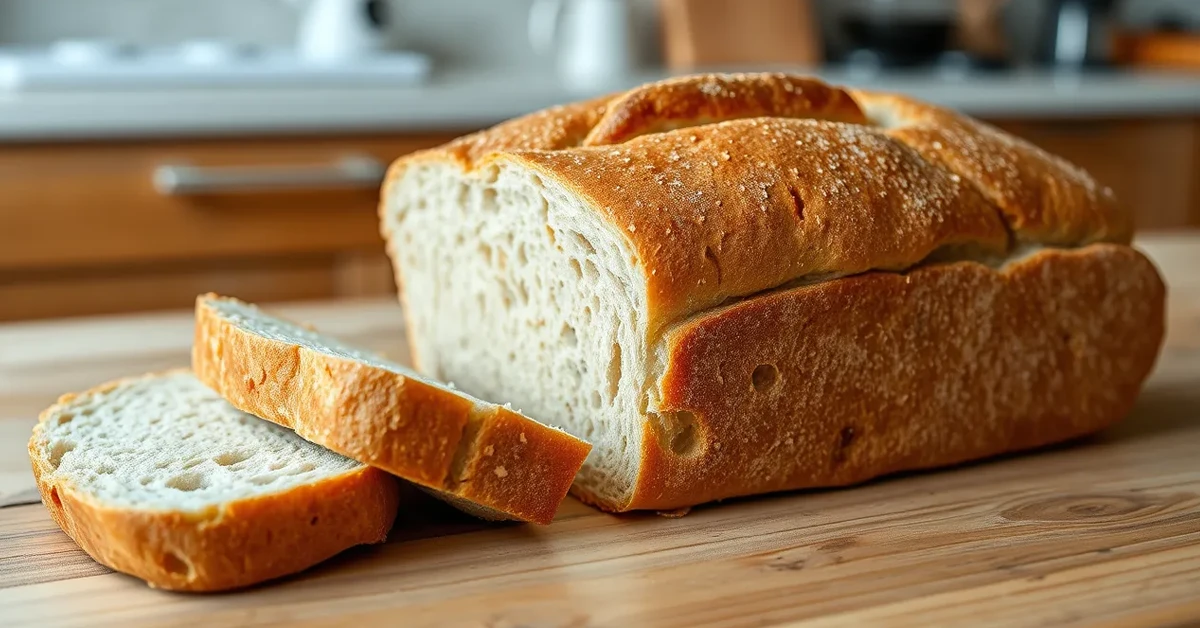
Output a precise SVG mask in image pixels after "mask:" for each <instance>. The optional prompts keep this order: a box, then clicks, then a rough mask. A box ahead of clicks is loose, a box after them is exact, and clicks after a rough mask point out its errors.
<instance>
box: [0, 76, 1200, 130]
mask: <svg viewBox="0 0 1200 628" xmlns="http://www.w3.org/2000/svg"><path fill="white" fill-rule="evenodd" d="M818 74H819V75H821V76H823V77H824V78H826V79H828V80H830V81H832V82H836V83H843V84H850V85H857V86H862V87H871V88H873V89H881V90H887V91H897V92H904V93H908V94H912V95H914V96H917V97H920V98H923V99H926V100H930V101H933V102H937V103H941V104H943V105H947V106H950V107H954V108H957V109H961V110H963V111H965V112H967V113H970V114H972V115H975V116H978V117H984V118H1005V119H1013V118H1055V117H1058V118H1071V117H1146V116H1167V115H1191V116H1200V75H1192V76H1187V75H1168V74H1133V73H1102V74H1086V75H1082V76H1065V75H1054V74H1048V73H1037V72H1028V73H1017V74H973V75H969V76H967V77H964V78H961V79H959V80H951V79H948V78H945V77H942V76H939V75H937V74H932V73H916V74H887V73H885V74H879V75H876V76H867V75H859V74H852V73H846V72H838V71H821V72H818ZM661 77H662V75H661V74H649V73H648V74H644V75H641V76H638V77H635V78H634V79H631V81H630V84H631V85H632V84H636V83H640V82H643V81H646V80H654V79H656V78H661ZM589 95H593V94H588V93H579V92H571V91H568V90H566V89H565V88H563V87H562V86H561V85H560V84H559V83H558V82H557V81H555V80H554V79H553V77H549V76H545V75H542V76H535V75H528V74H505V73H501V72H495V71H491V72H442V73H438V72H435V74H434V75H433V77H432V78H431V79H430V80H429V81H428V82H427V83H425V84H423V85H420V86H408V87H345V88H337V89H296V88H286V89H285V88H261V89H253V88H251V89H231V88H227V89H174V90H161V91H156V90H145V91H137V92H133V91H128V92H100V91H74V92H25V93H22V92H14V93H2V92H0V141H22V140H42V139H77V138H80V139H81V138H113V137H164V136H180V135H190V136H195V135H231V134H244V133H256V134H262V133H321V132H353V131H379V130H393V131H422V130H448V131H464V130H470V129H476V128H480V127H482V126H487V125H491V124H494V123H496V122H498V121H500V120H504V119H506V118H510V117H513V116H516V115H520V114H523V113H527V112H529V111H533V110H536V109H540V108H543V107H546V106H549V105H553V104H557V103H562V102H568V101H571V100H576V99H579V98H583V97H586V96H589Z"/></svg>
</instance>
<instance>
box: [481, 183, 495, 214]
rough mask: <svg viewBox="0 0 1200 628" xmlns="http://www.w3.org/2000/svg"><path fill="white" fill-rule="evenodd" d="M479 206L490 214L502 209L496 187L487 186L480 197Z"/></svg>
mask: <svg viewBox="0 0 1200 628" xmlns="http://www.w3.org/2000/svg"><path fill="white" fill-rule="evenodd" d="M479 208H480V209H482V210H483V211H485V212H488V213H490V214H494V213H496V212H498V211H500V204H499V203H497V202H496V190H495V189H494V188H485V189H484V190H483V193H482V194H481V195H480V198H479Z"/></svg>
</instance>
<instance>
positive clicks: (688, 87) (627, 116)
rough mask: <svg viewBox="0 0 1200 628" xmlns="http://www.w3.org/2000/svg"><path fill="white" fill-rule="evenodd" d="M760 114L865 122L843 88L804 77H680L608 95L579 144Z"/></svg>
mask: <svg viewBox="0 0 1200 628" xmlns="http://www.w3.org/2000/svg"><path fill="white" fill-rule="evenodd" d="M764 116H766V117H778V118H815V119H819V120H832V121H835V122H852V123H855V124H866V122H867V118H866V116H864V115H863V112H862V110H861V109H859V107H858V103H856V102H854V99H853V98H851V97H850V95H849V94H848V93H846V91H845V90H843V89H841V88H837V87H831V86H829V85H826V84H825V83H822V82H821V81H819V80H816V79H812V78H808V77H803V76H788V75H784V74H749V75H733V76H710V77H707V79H706V80H696V78H695V77H684V78H678V79H671V80H667V81H661V82H659V83H652V84H650V85H643V86H642V87H637V88H634V89H632V90H630V91H628V92H625V93H624V94H622V95H620V96H618V97H616V98H613V99H612V100H609V101H608V102H607V105H606V106H605V108H604V116H603V117H602V118H601V119H600V120H599V122H598V123H597V124H596V126H595V127H594V128H592V130H591V131H590V132H589V133H588V134H587V137H586V138H585V139H584V141H583V145H584V146H603V145H608V144H621V143H623V142H628V141H629V140H631V139H633V138H635V137H638V136H641V135H646V134H649V133H663V132H665V131H673V130H675V129H680V128H685V127H694V126H700V125H704V124H712V123H714V122H722V121H728V120H737V119H741V118H759V117H764ZM527 148H528V147H527ZM539 148H540V147H539Z"/></svg>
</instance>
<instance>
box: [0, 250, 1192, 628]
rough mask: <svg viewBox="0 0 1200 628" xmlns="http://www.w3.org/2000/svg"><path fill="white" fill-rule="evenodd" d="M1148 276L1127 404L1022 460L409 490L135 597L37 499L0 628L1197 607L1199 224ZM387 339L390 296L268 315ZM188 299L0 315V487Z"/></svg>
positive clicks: (399, 351)
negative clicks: (483, 509) (232, 579)
mask: <svg viewBox="0 0 1200 628" xmlns="http://www.w3.org/2000/svg"><path fill="white" fill-rule="evenodd" d="M1140 244H1141V246H1142V247H1143V249H1144V250H1146V251H1148V252H1149V253H1150V254H1151V256H1152V257H1153V258H1154V259H1155V260H1156V261H1157V262H1158V263H1159V265H1160V267H1161V268H1162V270H1163V271H1164V274H1165V275H1166V277H1167V279H1168V284H1169V286H1170V290H1171V292H1170V297H1169V298H1170V309H1169V311H1170V313H1169V317H1170V320H1169V321H1168V325H1169V329H1170V331H1169V336H1168V341H1167V346H1166V348H1165V349H1164V351H1163V354H1162V357H1161V359H1160V362H1159V367H1158V369H1157V371H1156V373H1155V374H1154V376H1153V377H1152V379H1151V380H1150V382H1149V383H1148V384H1147V386H1146V389H1145V391H1144V392H1143V394H1142V396H1141V399H1140V401H1139V403H1138V404H1137V408H1136V409H1135V410H1134V412H1133V414H1132V415H1131V416H1130V417H1129V419H1128V420H1126V421H1125V422H1124V423H1122V424H1120V425H1119V426H1117V427H1116V428H1114V429H1111V430H1109V431H1108V432H1106V433H1104V434H1101V435H1099V436H1096V437H1093V438H1089V439H1086V440H1084V441H1081V442H1077V443H1074V444H1070V445H1064V446H1059V447H1053V448H1050V449H1046V450H1042V451H1039V452H1035V453H1032V454H1028V455H1022V456H1012V457H1006V458H1003V459H999V460H991V461H987V462H982V463H977V464H971V465H966V466H963V467H960V468H957V469H953V470H946V471H940V472H929V473H919V474H912V475H905V476H901V477H893V478H889V479H886V480H881V481H877V482H872V483H870V484H867V485H865V486H861V487H857V488H853V489H847V490H831V491H808V492H798V493H791V494H784V495H775V496H769V497H762V498H756V499H743V500H734V501H731V502H726V503H724V504H721V505H715V506H706V507H702V508H698V509H696V510H694V511H693V512H692V513H691V514H690V515H688V516H685V517H682V518H677V519H669V518H663V517H659V516H656V515H654V514H634V515H627V516H614V515H608V514H603V513H600V512H597V511H595V510H592V509H590V508H587V507H585V506H582V505H580V504H579V503H578V502H575V501H573V500H568V502H567V503H566V504H564V506H563V508H562V509H561V510H560V512H559V516H558V518H557V519H556V520H555V522H554V523H553V524H552V525H550V526H546V527H538V526H529V525H504V524H501V525H497V524H487V523H482V522H477V521H474V520H471V519H469V518H467V517H466V516H464V515H459V514H458V513H456V512H453V511H450V510H448V509H447V508H445V507H443V506H440V505H438V504H435V503H432V502H430V501H428V500H425V499H423V498H420V497H415V496H414V497H413V500H412V501H411V502H409V503H408V504H407V505H406V506H405V507H404V508H403V510H402V513H401V517H400V520H399V522H398V523H397V526H396V528H395V529H394V530H393V532H392V535H391V538H390V539H389V541H388V542H387V543H386V544H384V545H381V546H376V547H369V548H358V549H354V550H350V551H349V552H347V553H346V554H344V555H342V556H340V557H338V558H335V559H333V560H332V561H330V562H328V563H326V564H324V565H321V566H318V567H316V568H314V569H311V570H309V571H308V572H306V573H304V574H301V575H299V576H296V577H292V578H288V579H285V580H283V581H280V582H277V583H274V584H270V585H265V586H261V587H257V588H254V589H251V590H248V591H244V592H240V593H233V594H224V595H208V596H205V595H184V594H172V593H166V592H161V591H154V590H151V589H149V588H147V587H146V586H145V585H144V584H142V583H141V582H140V581H138V580H135V579H133V578H129V577H126V576H123V575H121V574H116V573H112V572H110V571H108V570H107V569H105V568H104V567H101V566H99V565H97V564H96V563H94V562H92V560H91V559H89V558H88V557H87V556H86V555H85V554H83V552H81V551H79V550H78V549H77V548H76V547H75V546H74V545H73V544H72V542H71V541H70V539H68V538H67V537H66V535H64V534H63V533H62V532H60V531H59V530H58V528H57V527H55V525H54V523H53V522H51V520H50V517H49V516H48V515H47V512H46V510H45V509H44V508H43V507H42V505H41V504H29V505H18V506H9V507H4V508H0V626H14V625H37V626H52V625H53V626H57V625H64V624H78V625H95V624H97V623H111V624H121V625H146V624H165V625H182V624H184V623H186V622H196V623H200V624H205V625H222V626H224V625H233V624H267V623H289V624H305V625H310V624H311V625H359V626H365V625H376V624H378V625H487V626H525V625H529V626H543V625H544V626H590V625H609V626H626V625H651V624H652V625H673V626H696V625H702V624H703V625H763V624H770V623H777V622H779V623H782V622H788V621H795V620H809V621H811V622H812V623H814V624H816V625H825V624H839V625H864V624H874V623H886V624H888V625H914V626H927V625H934V624H941V625H967V624H970V625H975V624H979V623H1012V624H1018V625H1023V626H1032V625H1047V624H1056V625H1057V624H1096V623H1100V624H1104V625H1185V624H1192V623H1194V622H1195V623H1200V235H1181V236H1169V237H1168V236H1159V237H1149V238H1144V239H1143V240H1141V242H1140ZM280 310H281V311H283V312H285V313H287V314H290V315H292V316H295V317H298V318H302V319H304V320H308V321H310V322H312V323H314V324H316V325H318V326H320V327H322V328H323V329H326V330H327V331H330V332H332V333H334V334H339V335H342V336H344V337H345V338H347V339H349V340H351V341H356V342H359V343H361V344H365V345H368V346H372V347H375V348H377V349H379V350H382V351H384V352H385V353H388V354H390V355H392V356H402V355H403V354H404V353H405V348H404V346H403V344H402V343H403V340H402V335H401V333H400V327H401V319H400V315H399V310H398V308H397V307H396V306H395V305H393V304H391V303H388V302H380V301H370V302H354V303H339V304H315V305H312V304H310V305H299V306H292V307H286V308H280ZM190 340H191V317H190V314H189V313H172V314H162V315H150V316H128V317H111V318H100V319H79V320H74V321H54V322H46V323H27V324H15V325H7V326H0V502H4V501H12V500H17V501H20V500H21V498H22V497H23V496H25V497H27V496H28V492H27V491H28V490H29V489H30V488H32V486H33V479H32V476H31V474H30V472H29V468H28V459H27V455H26V452H25V442H26V440H27V439H28V436H29V430H30V427H31V426H32V424H33V422H34V417H35V416H36V414H37V412H38V410H40V409H41V408H42V407H44V406H46V405H48V404H49V403H50V402H51V401H53V399H54V398H55V397H56V396H57V395H58V394H59V393H62V392H66V391H73V390H80V389H83V388H86V387H89V386H92V385H95V384H97V383H99V382H101V381H104V380H107V379H111V378H115V377H118V376H122V375H128V374H134V373H141V372H144V371H149V370H154V369H162V368H165V367H169V366H175V365H180V364H186V363H187V356H188V345H189V342H190Z"/></svg>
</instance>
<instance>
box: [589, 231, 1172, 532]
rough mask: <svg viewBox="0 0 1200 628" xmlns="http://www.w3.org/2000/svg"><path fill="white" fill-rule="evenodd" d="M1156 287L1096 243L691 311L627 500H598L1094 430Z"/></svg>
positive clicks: (1154, 277) (808, 475)
mask: <svg viewBox="0 0 1200 628" xmlns="http://www.w3.org/2000/svg"><path fill="white" fill-rule="evenodd" d="M1164 293H1165V288H1164V286H1163V284H1162V281H1161V279H1160V278H1159V276H1158V273H1157V272H1156V271H1155V269H1154V266H1153V265H1152V264H1151V263H1150V261H1149V260H1147V259H1146V258H1145V257H1144V256H1142V254H1141V253H1139V252H1137V251H1135V250H1133V249H1131V248H1129V247H1126V246H1123V245H1111V244H1097V245H1091V246H1088V247H1085V248H1083V249H1078V250H1058V249H1046V250H1042V251H1040V252H1037V253H1035V254H1033V255H1031V256H1029V257H1027V258H1024V259H1021V260H1018V261H1014V262H1012V263H1010V264H1009V265H1007V266H1005V267H1004V268H1003V269H1002V270H999V271H997V270H992V269H990V268H987V267H985V266H982V265H980V264H975V263H969V262H962V263H954V264H939V265H933V266H929V267H924V268H920V269H917V270H914V271H912V272H910V273H907V274H895V273H868V274H865V275H861V276H857V277H849V278H844V279H838V280H834V281H829V282H825V283H820V284H816V285H812V286H805V287H801V288H794V289H791V290H784V291H780V292H776V293H772V294H769V295H764V296H761V297H758V298H755V299H751V300H748V301H744V302H741V303H739V304H736V305H734V306H731V307H728V308H724V309H722V310H719V311H716V312H713V313H708V314H704V315H701V316H699V317H697V318H696V319H693V320H690V321H688V322H686V323H684V324H681V325H679V326H678V327H676V328H674V329H673V330H671V332H670V333H669V334H668V335H667V338H666V347H667V351H668V355H667V358H666V371H665V373H664V374H663V378H662V379H661V380H660V381H661V387H660V393H661V396H662V398H661V402H660V408H659V413H658V415H657V416H652V417H651V418H650V419H648V420H647V426H646V429H645V434H646V437H645V441H644V442H643V444H642V466H641V473H640V475H639V477H638V482H637V487H636V489H635V492H634V495H633V497H632V499H631V501H630V503H628V504H602V505H603V506H605V507H609V508H617V509H621V510H629V509H659V510H662V509H671V508H676V507H680V506H686V505H691V504H697V503H702V502H705V501H710V500H714V499H721V498H726V497H733V496H736V495H745V494H752V493H763V492H768V491H776V490H784V489H795V488H804V487H816V486H838V485H845V484H852V483H856V482H862V481H864V480H867V479H870V478H872V477H876V476H879V475H883V474H888V473H894V472H897V471H901V470H908V469H921V468H928V467H936V466H944V465H949V464H954V463H957V462H961V461H964V460H971V459H975V458H981V457H986V456H993V455H997V454H1000V453H1004V452H1010V451H1017V450H1022V449H1028V448H1031V447H1037V446H1040V445H1045V444H1048V443H1053V442H1058V441H1062V440H1066V439H1070V438H1074V437H1077V436H1080V435H1083V434H1088V433H1091V432H1094V431H1096V430H1099V429H1102V428H1104V427H1106V426H1108V425H1110V424H1111V423H1113V422H1114V421H1116V420H1118V419H1120V418H1121V417H1123V416H1124V415H1125V414H1126V413H1127V412H1128V411H1129V409H1130V407H1131V406H1132V405H1133V402H1134V399H1135V398H1136V396H1137V393H1138V390H1139V388H1140V386H1141V384H1142V381H1143V380H1144V379H1145V378H1146V376H1147V375H1148V374H1149V372H1150V370H1151V368H1152V366H1153V365H1154V361H1155V359H1156V357H1157V354H1158V350H1159V347H1160V345H1161V342H1162V337H1163V307H1164V298H1165V294H1164ZM756 370H757V373H756ZM680 413H683V414H680ZM673 446H674V448H673Z"/></svg>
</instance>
